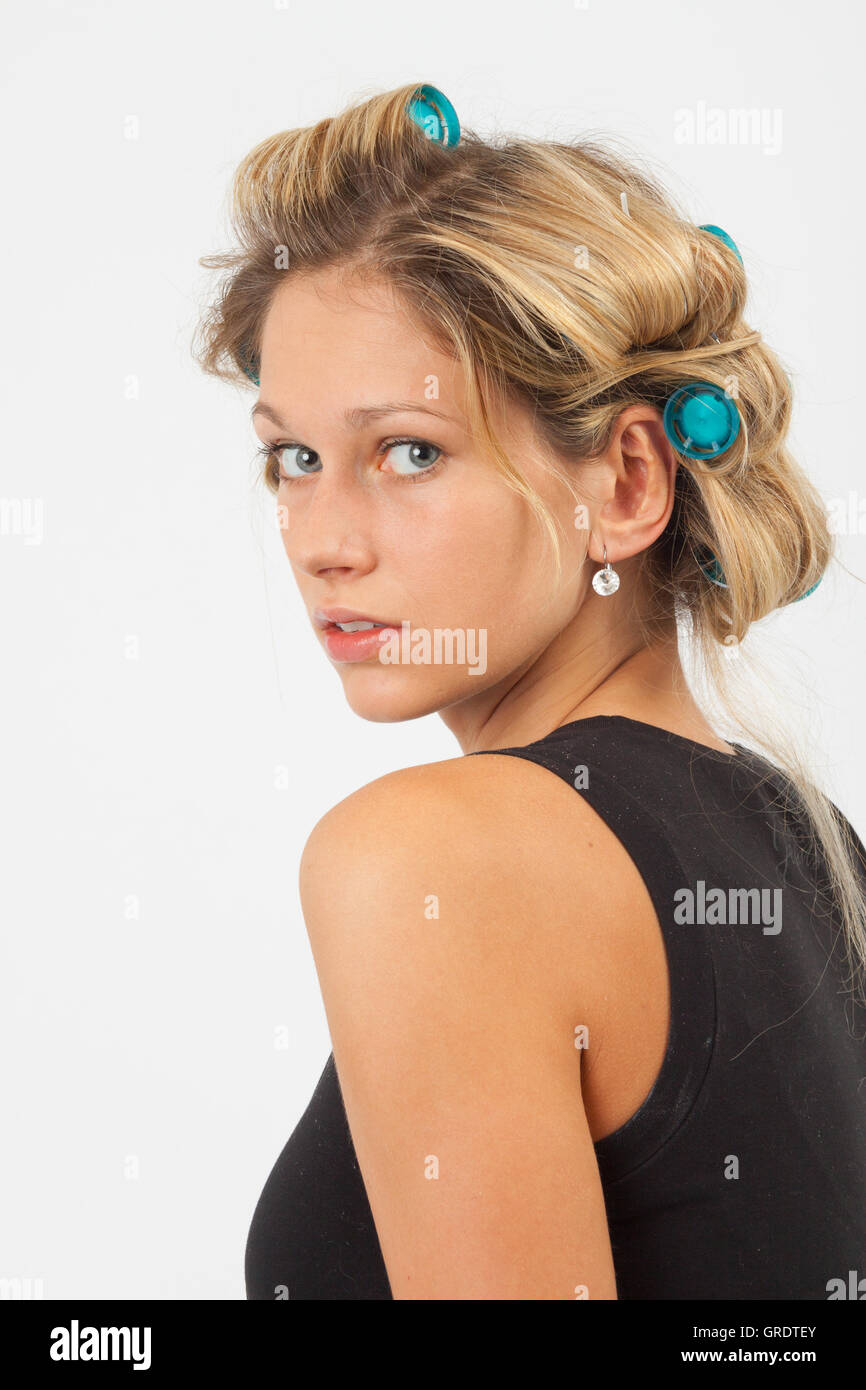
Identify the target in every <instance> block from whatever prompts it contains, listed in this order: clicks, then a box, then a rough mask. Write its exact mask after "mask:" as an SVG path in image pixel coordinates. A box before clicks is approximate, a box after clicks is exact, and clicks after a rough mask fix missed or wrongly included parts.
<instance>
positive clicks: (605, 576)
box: [592, 546, 619, 598]
mask: <svg viewBox="0 0 866 1390" xmlns="http://www.w3.org/2000/svg"><path fill="white" fill-rule="evenodd" d="M602 564H603V565H604V569H600V570H596V572H595V574H594V575H593V576H592V587H593V588H594V589H595V592H596V593H597V594H601V596H602V597H603V598H606V597H607V595H608V594H615V593H616V591H617V589H618V588H619V575H618V574H617V572H616V570H615V569H614V568H613V567H612V566H611V565H609V564H608V562H607V546H605V547H604V557H603V559H602Z"/></svg>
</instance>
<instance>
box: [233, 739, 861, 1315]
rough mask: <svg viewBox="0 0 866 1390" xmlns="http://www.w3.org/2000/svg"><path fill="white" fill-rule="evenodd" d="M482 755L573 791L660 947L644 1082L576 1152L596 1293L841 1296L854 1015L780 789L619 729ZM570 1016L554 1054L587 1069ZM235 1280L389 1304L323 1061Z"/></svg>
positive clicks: (855, 1258) (258, 1287)
mask: <svg viewBox="0 0 866 1390" xmlns="http://www.w3.org/2000/svg"><path fill="white" fill-rule="evenodd" d="M490 754H491V755H492V756H500V755H503V754H504V755H506V756H508V755H514V756H517V757H520V758H523V759H527V760H529V761H531V762H535V763H536V764H538V765H540V766H541V767H544V768H547V769H548V770H549V771H551V772H553V773H554V774H555V775H556V776H558V777H559V778H561V779H562V780H563V781H564V782H566V783H568V785H569V786H570V787H571V788H573V789H574V790H575V791H576V792H577V793H578V795H579V796H580V797H582V798H583V800H584V801H585V802H586V803H587V804H588V805H589V806H590V807H591V808H592V810H593V811H594V812H595V813H596V814H597V815H598V816H599V817H600V819H601V820H602V821H603V822H604V823H605V824H606V825H607V827H609V829H610V831H611V832H612V834H613V835H614V836H615V837H616V839H617V841H618V842H619V844H620V845H621V846H622V848H623V849H624V850H625V851H626V853H627V854H628V856H629V857H630V859H631V860H632V862H633V865H634V867H635V869H636V871H637V873H638V874H639V876H640V878H641V880H642V883H643V885H644V886H645V889H646V894H647V895H648V899H649V902H650V903H651V905H652V908H653V909H654V911H655V915H656V918H657V924H656V927H655V930H656V931H657V932H660V935H661V939H662V940H663V943H664V954H665V955H666V957H667V966H668V982H669V1023H670V1028H669V1033H668V1029H667V1010H665V1013H664V1015H663V1014H662V1013H661V1012H660V1008H659V999H660V994H661V992H660V991H659V990H658V989H657V987H656V986H657V983H658V972H656V973H655V974H654V973H653V968H652V967H651V963H652V959H653V958H652V942H651V941H650V940H649V937H648V936H647V934H646V933H644V935H643V936H641V937H640V938H638V937H637V936H636V937H635V943H636V949H640V950H641V951H644V950H646V951H647V957H646V960H647V963H648V965H647V970H646V976H645V978H646V983H647V1001H646V1019H647V1029H646V1032H643V1031H641V1033H640V1034H639V1035H637V1036H630V1037H629V1039H628V1041H627V1047H628V1048H630V1049H631V1051H632V1054H633V1057H634V1059H635V1064H636V1067H635V1070H637V1063H638V1062H640V1067H642V1068H643V1070H644V1074H645V1076H646V1078H648V1082H647V1084H644V1083H643V1082H641V1081H639V1080H636V1081H635V1083H634V1088H633V1091H632V1094H633V1100H634V1105H635V1106H636V1107H637V1108H636V1111H635V1113H631V1111H632V1109H633V1106H632V1105H628V1106H626V1108H625V1112H624V1113H625V1114H626V1115H629V1114H630V1118H627V1119H626V1120H625V1122H624V1123H622V1124H620V1125H619V1126H618V1127H617V1128H615V1129H614V1130H613V1132H607V1130H606V1128H603V1129H602V1132H603V1134H604V1137H602V1138H600V1139H597V1140H596V1142H595V1146H594V1147H595V1153H596V1158H597V1161H598V1165H599V1172H600V1176H601V1180H602V1186H603V1190H604V1197H605V1206H606V1211H607V1217H608V1225H609V1232H610V1238H611V1246H612V1250H613V1257H614V1264H615V1270H616V1281H617V1294H618V1297H620V1298H626V1299H628V1298H632V1299H633V1298H655V1299H683V1298H702V1299H747V1298H759V1299H776V1298H795V1299H826V1298H828V1297H833V1296H838V1297H845V1296H852V1295H851V1294H850V1292H848V1285H849V1272H850V1271H851V1270H855V1271H859V1274H858V1276H857V1277H862V1275H863V1274H866V1269H863V1268H862V1265H863V1258H864V1255H863V1252H864V1250H866V1101H864V1087H866V1082H864V1081H863V1078H864V1077H866V1065H864V1064H866V1042H864V1035H866V1010H864V1009H863V1007H862V1006H860V1005H859V1004H856V1003H855V1002H854V1001H853V999H852V998H851V995H850V993H849V992H847V991H846V990H845V988H844V979H845V975H844V966H845V961H844V959H843V956H844V951H843V942H842V938H841V936H840V935H839V933H838V922H837V919H836V917H835V915H831V914H830V913H829V912H828V908H827V903H826V900H825V899H824V898H823V896H822V895H821V892H820V891H819V890H820V888H821V886H822V883H821V873H820V870H819V868H818V866H817V865H815V864H814V863H812V862H810V860H809V858H808V851H807V850H806V849H805V848H804V846H805V845H806V844H807V843H808V841H807V839H806V837H805V835H804V833H803V830H802V825H801V823H800V822H799V821H798V818H797V816H796V813H795V812H794V811H793V810H792V809H791V808H789V809H788V810H787V811H786V809H785V795H786V788H787V784H786V782H785V779H784V778H783V777H782V775H781V774H780V773H779V772H777V771H776V769H774V768H773V767H772V766H771V765H770V764H768V763H767V762H765V761H764V760H763V759H761V758H759V757H757V755H755V754H753V753H750V752H748V751H747V750H746V749H742V748H739V747H738V746H737V752H736V754H735V755H727V754H723V753H720V752H717V751H716V750H713V749H710V748H708V747H706V746H704V745H701V744H698V743H694V742H692V741H691V740H688V739H685V738H682V737H681V736H679V735H676V734H671V733H668V732H667V731H665V730H662V729H659V728H657V727H656V726H654V725H650V724H644V723H640V722H638V721H636V720H633V719H626V718H624V717H621V716H596V717H594V718H589V719H583V720H580V721H577V722H575V723H572V724H567V725H564V726H562V727H561V728H559V729H556V730H554V731H553V732H552V733H551V734H549V735H547V736H546V737H545V738H542V739H540V740H538V741H536V742H535V743H532V744H530V745H527V746H526V747H523V748H513V749H497V750H490ZM471 756H485V755H484V754H480V755H479V754H475V755H471ZM544 833H545V834H548V835H554V836H556V835H557V834H558V827H557V826H555V825H551V826H547V827H545V830H544ZM857 844H858V847H859V849H860V851H861V853H864V860H866V852H864V851H863V850H862V845H861V844H860V842H859V841H857ZM563 850H564V854H565V856H566V857H567V843H564V844H563ZM864 874H866V864H864ZM540 910H543V905H540ZM638 943H639V944H638ZM640 968H641V970H642V969H643V961H641V963H640ZM617 984H618V980H617V979H615V978H614V979H611V980H610V995H611V997H612V998H613V999H616V997H617ZM635 1016H637V1017H639V1016H640V1010H639V1008H638V1010H637V1014H635V1012H634V1010H633V1012H632V1019H631V1022H632V1023H633V1022H634V1017H635ZM587 1018H588V1025H589V1026H588V1028H587V1029H586V1030H584V1028H583V1026H582V1024H583V1022H584V1020H580V1019H576V1020H575V1046H576V1047H582V1048H585V1054H584V1058H583V1060H584V1061H589V1063H590V1065H589V1071H590V1072H591V1071H592V1070H593V1068H594V1066H595V1058H594V1057H593V1045H594V1040H595V1038H596V1027H595V1016H594V1015H592V1014H591V1011H588V1012H587ZM629 1031H630V1030H629ZM666 1034H667V1046H666V1047H665V1045H664V1039H665V1035H666ZM659 1057H663V1060H662V1062H661V1069H660V1070H659V1068H658V1064H657V1063H658V1058H659ZM641 1059H643V1060H641ZM647 1059H649V1061H647ZM621 1071H622V1068H621ZM631 1071H632V1068H631V1067H630V1066H629V1067H626V1068H625V1070H624V1072H623V1073H622V1074H623V1084H624V1085H627V1084H628V1080H629V1075H630V1073H631ZM601 1075H602V1068H601V1066H600V1065H599V1070H598V1073H597V1076H601ZM653 1077H654V1078H655V1080H654V1084H652V1079H653ZM585 1084H587V1089H588V1090H591V1087H590V1086H589V1085H588V1082H587V1083H585ZM593 1084H595V1078H594V1079H593ZM650 1086H651V1089H649V1094H648V1095H647V1094H646V1091H647V1089H648V1088H649V1087H650ZM642 1095H645V1096H646V1098H645V1099H644V1100H643V1103H640V1097H641V1096H642ZM596 1132H598V1128H597V1126H596V1127H594V1133H596ZM246 1274H247V1294H248V1297H250V1298H268V1299H272V1298H275V1297H276V1298H279V1297H281V1296H282V1297H286V1296H288V1297H290V1298H301V1299H304V1298H333V1299H340V1298H350V1299H351V1298H360V1299H366V1298H374V1299H375V1298H389V1297H390V1290H389V1286H388V1279H387V1273H386V1271H385V1266H384V1262H383V1260H382V1256H381V1251H380V1249H379V1244H378V1240H377V1237H376V1231H375V1226H374V1223H373V1218H372V1214H371V1212H370V1208H369V1203H368V1201H367V1197H366V1193H365V1190H364V1184H363V1180H362V1178H361V1175H360V1172H359V1169H358V1165H357V1160H356V1157H355V1153H354V1147H353V1144H352V1140H351V1135H350V1133H349V1129H348V1125H347V1123H346V1118H345V1112H344V1109H343V1105H342V1099H341V1095H340V1090H339V1083H338V1079H337V1075H336V1070H335V1067H334V1061H333V1057H331V1058H329V1060H328V1063H327V1065H326V1067H325V1070H324V1072H323V1074H322V1078H321V1080H320V1082H319V1086H318V1087H317V1089H316V1093H315V1095H314V1096H313V1098H312V1100H311V1102H310V1105H309V1107H308V1108H307V1110H306V1112H305V1113H304V1115H303V1117H302V1118H301V1120H300V1122H299V1123H298V1125H297V1127H296V1129H295V1131H294V1133H293V1134H292V1137H291V1139H290V1140H289V1142H288V1143H287V1145H286V1147H285V1148H284V1150H283V1152H282V1154H281V1155H280V1158H279V1159H278V1161H277V1163H276V1165H275V1167H274V1169H273V1171H272V1173H271V1175H270V1177H269V1179H268V1182H267V1184H266V1186H265V1189H264V1191H263V1192H262V1195H261V1198H260V1201H259V1204H258V1207H257V1209H256V1212H255V1216H254V1218H253V1222H252V1226H251V1229H250V1235H249V1241H248V1246H247V1259H246Z"/></svg>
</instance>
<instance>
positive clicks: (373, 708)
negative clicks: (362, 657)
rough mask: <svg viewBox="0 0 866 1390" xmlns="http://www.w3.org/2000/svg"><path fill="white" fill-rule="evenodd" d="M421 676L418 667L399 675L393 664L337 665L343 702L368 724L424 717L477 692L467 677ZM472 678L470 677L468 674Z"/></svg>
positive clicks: (476, 688)
mask: <svg viewBox="0 0 866 1390" xmlns="http://www.w3.org/2000/svg"><path fill="white" fill-rule="evenodd" d="M426 669H427V673H428V679H426V680H425V679H424V676H423V674H422V671H421V669H419V668H418V667H415V668H414V669H413V670H412V672H411V673H408V672H407V673H405V674H404V675H401V674H400V673H399V671H398V670H397V669H395V668H394V667H389V668H386V669H385V670H382V669H381V668H380V667H378V666H374V665H373V664H372V663H367V662H358V663H357V664H356V665H348V664H347V665H346V666H345V667H342V668H340V678H341V680H342V682H343V691H344V693H345V696H346V703H347V704H348V706H349V708H350V709H351V710H352V711H353V713H355V714H357V715H358V717H359V719H366V720H368V721H369V722H370V723H371V724H401V723H403V722H405V721H406V720H409V719H423V718H424V716H425V715H427V714H437V713H438V712H439V710H441V709H444V708H445V706H446V705H453V704H457V703H459V701H460V700H463V699H467V698H468V697H469V696H470V695H475V694H477V692H478V689H479V688H480V687H479V686H474V687H473V686H472V685H471V684H469V685H468V686H467V681H466V677H465V676H464V679H463V680H462V681H460V682H459V683H458V681H454V682H453V683H449V682H447V681H445V680H442V679H441V668H440V670H439V673H438V674H439V675H440V679H438V680H437V679H436V678H435V674H434V675H432V676H430V669H431V668H429V667H428V668H426ZM470 680H471V678H470Z"/></svg>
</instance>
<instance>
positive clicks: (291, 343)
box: [262, 267, 458, 389]
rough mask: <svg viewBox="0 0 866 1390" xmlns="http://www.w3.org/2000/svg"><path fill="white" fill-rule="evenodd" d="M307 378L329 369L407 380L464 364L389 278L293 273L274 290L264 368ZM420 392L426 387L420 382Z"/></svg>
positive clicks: (333, 374) (337, 270)
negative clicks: (445, 347)
mask: <svg viewBox="0 0 866 1390" xmlns="http://www.w3.org/2000/svg"><path fill="white" fill-rule="evenodd" d="M271 363H272V364H274V365H275V366H277V367H278V368H279V369H280V371H281V375H282V373H283V372H286V371H289V372H290V373H291V374H292V376H293V377H294V376H296V375H300V376H301V377H302V378H304V379H306V378H308V377H309V376H311V375H316V374H318V373H320V372H322V371H324V372H326V373H327V375H328V376H329V377H330V378H332V379H334V378H338V377H340V376H342V377H346V376H347V375H348V377H349V380H348V382H347V384H348V385H349V386H351V385H353V384H355V382H353V381H352V379H351V378H352V377H357V378H362V379H364V380H367V379H369V378H370V377H373V378H379V379H384V378H388V379H390V380H391V381H392V382H393V379H394V376H395V374H400V375H401V376H402V377H405V378H407V384H409V383H413V384H414V383H418V381H419V378H420V383H421V385H422V386H423V378H424V376H426V375H429V374H431V373H432V374H435V375H436V376H438V377H440V378H441V377H442V375H443V374H446V375H448V376H449V379H450V380H451V384H452V386H453V384H454V380H455V371H456V368H457V365H458V364H457V363H456V362H454V360H453V359H452V358H451V357H450V355H446V353H444V352H443V351H442V350H441V349H440V348H439V347H437V346H436V344H435V343H434V341H433V337H432V334H431V333H430V332H429V331H428V332H426V333H425V331H424V325H423V323H421V322H420V321H419V319H418V317H417V316H416V315H415V314H413V312H412V311H411V309H410V307H409V306H408V305H407V304H406V303H405V302H404V301H402V300H401V299H400V298H399V296H398V295H397V293H396V291H395V289H394V287H393V286H392V285H391V284H390V283H388V282H387V281H385V280H382V279H379V278H373V277H371V276H364V277H363V278H362V277H361V276H360V275H359V274H357V273H354V272H352V271H349V270H347V269H345V268H343V267H328V268H327V269H325V270H315V271H308V272H303V273H299V274H296V275H293V276H292V275H290V276H289V277H288V278H287V279H286V282H285V284H284V285H282V286H280V288H279V289H278V290H277V292H276V294H275V295H274V298H273V301H272V303H271V306H270V308H269V310H268V313H267V316H266V319H265V322H264V326H263V332H262V367H263V369H264V370H267V369H268V367H269V365H270V364H271ZM416 389H419V387H418V385H417V384H416Z"/></svg>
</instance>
